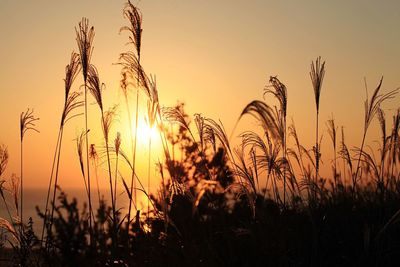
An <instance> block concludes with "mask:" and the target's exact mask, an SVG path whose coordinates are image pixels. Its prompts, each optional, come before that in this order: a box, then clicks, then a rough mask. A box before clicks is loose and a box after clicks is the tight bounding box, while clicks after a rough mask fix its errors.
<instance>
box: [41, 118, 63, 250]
mask: <svg viewBox="0 0 400 267" xmlns="http://www.w3.org/2000/svg"><path fill="white" fill-rule="evenodd" d="M61 128H62V127H61V126H60V129H59V131H58V137H57V143H56V148H55V150H54V156H53V164H52V166H51V174H50V181H49V186H48V188H47V196H46V207H45V212H44V220H43V227H42V235H41V239H40V240H41V243H40V245H41V246H42V245H43V239H44V229H45V228H46V224H47V216H48V207H49V199H50V191H51V184H52V183H53V174H54V166H55V165H56V156H57V151H59V144H60V135H61Z"/></svg>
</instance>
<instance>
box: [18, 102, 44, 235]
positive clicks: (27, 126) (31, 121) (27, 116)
mask: <svg viewBox="0 0 400 267" xmlns="http://www.w3.org/2000/svg"><path fill="white" fill-rule="evenodd" d="M38 120H39V118H36V117H35V116H34V115H33V110H30V109H29V108H28V110H27V111H26V112H22V113H21V115H20V119H19V123H20V124H19V125H20V137H21V139H20V141H21V143H20V144H21V146H20V163H21V166H20V174H21V176H20V177H21V178H20V179H21V180H20V202H21V204H20V221H21V229H20V230H21V231H22V230H23V224H24V175H23V166H24V164H23V159H24V157H23V152H24V136H25V133H26V132H28V131H30V130H32V131H35V132H37V133H39V131H38V130H37V129H36V128H35V127H36V124H35V123H36V121H38Z"/></svg>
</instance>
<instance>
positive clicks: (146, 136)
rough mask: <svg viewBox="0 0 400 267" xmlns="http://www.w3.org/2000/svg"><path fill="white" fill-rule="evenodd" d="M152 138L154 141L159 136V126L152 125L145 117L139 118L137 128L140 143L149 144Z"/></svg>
mask: <svg viewBox="0 0 400 267" xmlns="http://www.w3.org/2000/svg"><path fill="white" fill-rule="evenodd" d="M150 138H151V142H152V143H154V141H155V140H156V139H157V138H158V130H157V127H156V126H155V125H153V127H150V126H149V125H148V123H147V122H146V121H145V120H144V119H141V120H140V119H139V121H138V129H137V140H138V144H141V145H148V143H149V140H150Z"/></svg>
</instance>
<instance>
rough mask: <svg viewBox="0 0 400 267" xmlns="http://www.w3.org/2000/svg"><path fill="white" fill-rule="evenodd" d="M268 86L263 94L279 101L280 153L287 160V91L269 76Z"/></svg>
mask: <svg viewBox="0 0 400 267" xmlns="http://www.w3.org/2000/svg"><path fill="white" fill-rule="evenodd" d="M269 83H270V86H267V87H266V88H265V89H264V96H265V94H272V95H273V96H275V98H276V99H277V100H278V101H279V116H278V118H280V121H279V124H280V125H281V128H282V129H281V133H282V134H281V140H280V141H281V144H282V153H283V158H284V159H287V156H286V155H287V145H286V115H287V103H288V96H287V89H286V86H285V85H284V84H283V83H281V81H280V80H279V79H278V78H277V77H273V76H271V77H270V79H269ZM287 171H288V170H287V168H286V165H285V168H284V172H283V205H284V206H286V175H287Z"/></svg>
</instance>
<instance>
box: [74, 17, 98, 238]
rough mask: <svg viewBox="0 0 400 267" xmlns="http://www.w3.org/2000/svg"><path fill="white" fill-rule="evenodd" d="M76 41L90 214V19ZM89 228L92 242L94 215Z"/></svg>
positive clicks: (84, 21) (91, 28)
mask: <svg viewBox="0 0 400 267" xmlns="http://www.w3.org/2000/svg"><path fill="white" fill-rule="evenodd" d="M75 32H76V42H77V45H78V48H79V56H80V61H81V67H82V75H83V81H84V87H85V91H84V95H85V139H86V142H85V145H86V166H87V187H88V191H87V193H88V203H89V214H92V200H91V189H90V168H89V136H88V133H89V132H88V109H87V106H88V103H87V78H88V72H89V68H90V61H91V58H92V53H93V46H92V44H93V39H94V35H95V33H94V27H93V26H92V27H90V28H89V20H88V19H87V18H82V20H81V21H80V22H79V24H78V28H75ZM89 229H90V242H92V217H91V216H89Z"/></svg>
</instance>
